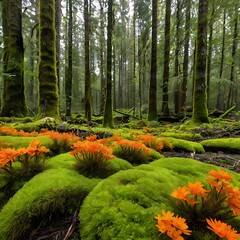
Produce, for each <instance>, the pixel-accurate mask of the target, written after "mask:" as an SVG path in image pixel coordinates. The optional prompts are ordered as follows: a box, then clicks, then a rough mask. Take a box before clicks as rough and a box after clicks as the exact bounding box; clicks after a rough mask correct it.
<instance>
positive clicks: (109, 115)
mask: <svg viewBox="0 0 240 240" xmlns="http://www.w3.org/2000/svg"><path fill="white" fill-rule="evenodd" d="M112 32H113V0H108V24H107V89H106V100H105V108H104V117H103V127H109V128H114V125H113V100H112Z"/></svg>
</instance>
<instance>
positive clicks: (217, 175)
mask: <svg viewBox="0 0 240 240" xmlns="http://www.w3.org/2000/svg"><path fill="white" fill-rule="evenodd" d="M209 174H210V176H207V179H208V183H209V184H210V185H211V186H213V187H214V188H215V189H216V190H217V191H218V192H222V193H224V194H225V196H226V199H225V202H226V203H228V204H229V206H230V208H231V210H232V211H233V213H234V214H235V215H237V216H240V191H239V188H238V187H233V186H232V185H231V184H232V176H231V175H230V174H229V173H227V172H225V171H223V170H217V171H215V170H210V171H209Z"/></svg>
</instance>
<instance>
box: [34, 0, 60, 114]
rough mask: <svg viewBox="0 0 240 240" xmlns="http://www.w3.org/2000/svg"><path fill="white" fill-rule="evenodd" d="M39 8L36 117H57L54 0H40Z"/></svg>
mask: <svg viewBox="0 0 240 240" xmlns="http://www.w3.org/2000/svg"><path fill="white" fill-rule="evenodd" d="M39 9H40V12H39V27H40V28H39V69H38V80H39V103H38V118H43V117H54V118H59V97H58V81H57V70H56V31H55V1H54V0H40V7H39Z"/></svg>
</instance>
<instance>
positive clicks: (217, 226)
mask: <svg viewBox="0 0 240 240" xmlns="http://www.w3.org/2000/svg"><path fill="white" fill-rule="evenodd" d="M206 222H207V223H208V225H209V226H210V227H209V226H207V228H209V229H210V230H211V231H213V232H215V233H216V234H217V235H218V236H219V237H221V238H226V239H227V240H239V237H240V234H238V233H237V231H236V230H235V229H234V228H232V227H231V226H230V225H227V224H226V223H223V222H221V221H217V220H216V219H211V218H210V219H206Z"/></svg>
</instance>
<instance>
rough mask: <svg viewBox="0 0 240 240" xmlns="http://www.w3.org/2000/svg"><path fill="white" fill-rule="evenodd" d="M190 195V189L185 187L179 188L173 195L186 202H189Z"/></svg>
mask: <svg viewBox="0 0 240 240" xmlns="http://www.w3.org/2000/svg"><path fill="white" fill-rule="evenodd" d="M188 194H189V192H188V189H187V187H186V186H184V187H178V188H177V190H174V191H173V192H172V194H171V196H173V197H174V198H176V199H178V200H184V201H187V200H188V198H187V195H188Z"/></svg>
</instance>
